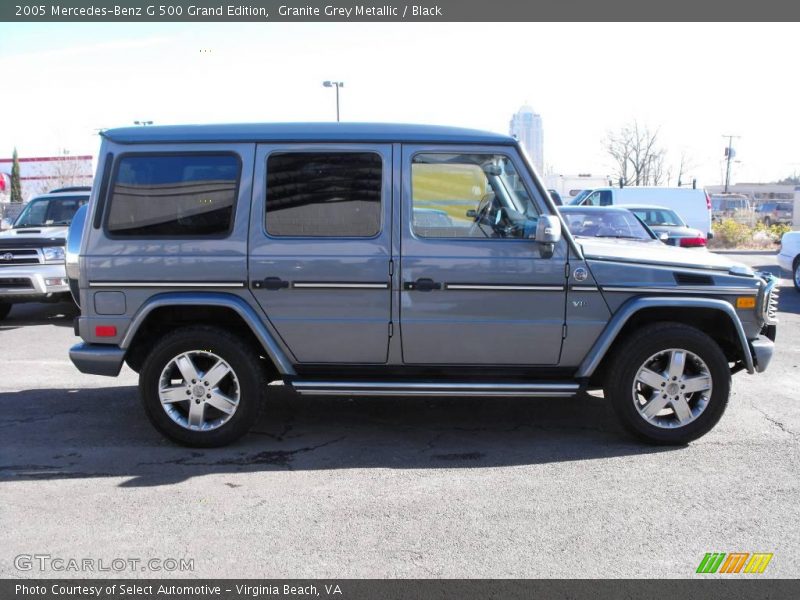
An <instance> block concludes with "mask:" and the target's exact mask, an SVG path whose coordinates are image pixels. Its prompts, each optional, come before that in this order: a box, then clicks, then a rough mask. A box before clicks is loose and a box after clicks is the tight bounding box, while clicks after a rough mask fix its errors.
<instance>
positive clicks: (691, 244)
mask: <svg viewBox="0 0 800 600" xmlns="http://www.w3.org/2000/svg"><path fill="white" fill-rule="evenodd" d="M680 245H681V247H682V248H698V247H700V246H705V245H706V238H704V237H685V238H680Z"/></svg>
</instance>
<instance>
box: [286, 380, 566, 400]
mask: <svg viewBox="0 0 800 600" xmlns="http://www.w3.org/2000/svg"><path fill="white" fill-rule="evenodd" d="M292 387H293V388H294V389H295V391H296V392H298V393H299V394H303V395H306V396H516V397H530V396H542V397H549V398H552V397H561V398H568V397H571V396H574V395H575V394H577V393H578V391H580V385H579V384H577V383H574V382H569V383H564V382H557V381H556V382H540V383H431V382H408V381H403V382H399V381H394V382H388V381H293V382H292Z"/></svg>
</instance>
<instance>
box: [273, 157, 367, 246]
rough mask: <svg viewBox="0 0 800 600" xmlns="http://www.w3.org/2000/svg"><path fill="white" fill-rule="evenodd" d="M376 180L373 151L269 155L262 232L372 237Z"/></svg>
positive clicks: (315, 235) (279, 234)
mask: <svg viewBox="0 0 800 600" xmlns="http://www.w3.org/2000/svg"><path fill="white" fill-rule="evenodd" d="M381 181H382V162H381V157H380V156H379V155H378V154H375V153H373V152H326V153H319V152H298V153H278V154H272V155H271V156H270V157H269V159H268V161H267V215H266V224H267V232H268V233H269V234H270V235H275V236H303V237H304V236H311V237H372V236H374V235H376V234H377V233H378V232H379V231H380V228H381Z"/></svg>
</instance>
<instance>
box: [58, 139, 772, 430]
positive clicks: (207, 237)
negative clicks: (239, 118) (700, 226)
mask: <svg viewBox="0 0 800 600" xmlns="http://www.w3.org/2000/svg"><path fill="white" fill-rule="evenodd" d="M102 135H103V142H102V147H101V151H100V156H99V161H98V163H99V166H98V173H97V178H96V181H99V182H100V184H99V185H96V186H95V188H94V189H93V191H92V196H91V200H90V203H89V205H88V207H87V208H86V209H81V212H80V213H79V214H78V215H77V216H76V218H75V220H74V222H73V226H72V228H71V231H70V236H69V240H68V244H67V245H68V247H67V271H68V274H69V276H70V278H72V280H73V283H74V285H73V288H74V289H76V290H78V294H79V300H80V306H81V307H82V314H81V316H80V317H79V318H78V319H77V322H76V333H77V334H78V335H80V336H81V337H82V338H83V342H82V343H79V344H77V345H76V346H74V347H73V348H72V349H71V351H70V356H71V358H72V361H73V362H74V363H75V365H76V366H77V367H78V368H79V369H80V370H81V371H83V372H85V373H94V374H98V375H109V376H116V375H117V374H118V373H119V372H120V369H121V367H122V365H123V363H127V364H128V366H129V367H130V368H132V369H133V370H134V371H136V372H138V373H139V377H140V393H141V398H142V402H143V404H144V408H145V411H146V413H147V415H148V417H149V418H150V420H151V421H152V423H153V424H154V425H155V426H156V427H157V428H158V429H159V430H160V431H161V432H162V433H164V434H165V435H167V436H169V437H170V438H172V439H174V440H176V441H178V442H181V443H184V444H188V445H193V446H217V445H222V444H226V443H229V442H231V441H233V440H235V439H237V438H238V437H240V436H241V435H243V434H244V433H246V432H247V430H248V428H249V427H250V426H251V425H252V424H253V423H254V421H255V420H256V418H257V415H258V412H259V408H260V406H261V405H262V403H263V401H265V400H266V401H269V396H270V392H269V390H270V388H269V384H270V383H271V382H275V381H281V382H283V383H284V384H285V385H287V386H290V387H291V388H293V389H294V390H295V391H296V392H298V393H300V394H318V395H334V394H338V395H348V396H356V395H357V396H381V395H392V396H411V395H425V396H492V395H495V396H548V397H560V398H565V397H570V396H573V395H575V394H578V393H580V392H583V391H584V390H587V389H590V390H591V389H602V390H603V391H604V395H605V397H606V398H607V400H608V401H609V402H610V403H611V405H612V406H613V408H614V410H615V411H616V414H617V415H618V416H619V418H620V420H621V422H622V423H623V425H624V426H625V427H626V428H627V429H628V430H629V431H631V432H632V433H634V434H635V435H637V436H638V437H640V438H642V439H644V440H647V441H650V442H654V443H668V444H683V443H686V442H689V441H691V440H693V439H696V438H698V437H699V436H701V435H703V434H705V433H706V432H708V431H709V430H710V429H711V428H712V427H713V426H714V425H715V424H716V423H717V421H718V420H719V419H720V417H721V416H722V413H723V411H724V410H725V406H726V404H727V402H728V396H729V392H730V386H731V375H732V374H734V373H736V372H737V371H741V370H746V371H747V372H749V373H755V372H761V371H763V370H764V369H766V368H767V365H768V364H769V361H770V358H771V356H772V352H773V346H774V344H773V340H774V339H775V332H776V303H777V292H778V290H777V288H776V279H775V278H773V277H772V276H771V275H768V274H766V273H754V272H753V271H752V270H750V269H749V268H747V267H744V266H742V265H739V264H736V263H733V262H731V261H730V260H729V259H728V258H727V257H723V256H717V255H714V254H711V253H707V252H694V251H690V250H683V249H679V248H672V247H667V246H665V245H664V244H662V243H661V242H659V241H658V240H655V239H648V240H643V239H628V238H631V237H635V236H630V235H626V234H625V231H622V230H620V231H616V230H611V229H613V227H611V226H610V225H609V227H611V229H609V231H608V232H605V231H598V232H595V235H593V236H592V237H585V238H584V237H580V236H573V235H572V234H571V233H570V231H569V230H567V229H566V227H565V223H564V221H563V220H562V218H561V217H560V216H559V213H558V211H557V209H556V207H555V205H554V204H553V202H552V200H551V198H550V197H549V196H548V194H547V192H546V190H545V188H544V187H543V185H542V183H541V181H540V179H539V178H538V176H537V175H536V173H535V172H534V170H533V169H532V167H531V165H530V163H529V162H528V160H527V159H526V157H525V154H524V153H523V152H522V151H521V149H520V147H519V145H518V143H517V141H516V140H514V139H513V138H511V137H507V136H504V135H497V134H494V133H487V132H481V131H472V130H465V129H455V128H445V127H429V126H410V125H407V126H403V125H378V124H267V125H257V124H256V125H220V126H213V125H203V126H170V127H138V128H124V129H115V130H109V131H105V132H104V133H103V134H102ZM598 225H599V224H598Z"/></svg>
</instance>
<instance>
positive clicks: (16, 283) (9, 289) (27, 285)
mask: <svg viewBox="0 0 800 600" xmlns="http://www.w3.org/2000/svg"><path fill="white" fill-rule="evenodd" d="M48 279H51V280H52V279H58V280H60V281H61V282H63V283H61V284H58V285H47V282H46V280H48ZM12 283H13V286H12V285H11V284H12ZM64 293H69V283H68V281H67V272H66V270H65V268H64V264H63V263H61V264H53V265H30V266H20V267H2V268H0V299H2V300H8V301H9V302H14V300H15V299H16V300H20V301H21V300H35V299H38V298H41V299H46V298H49V297H50V296H53V295H55V294H64Z"/></svg>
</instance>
